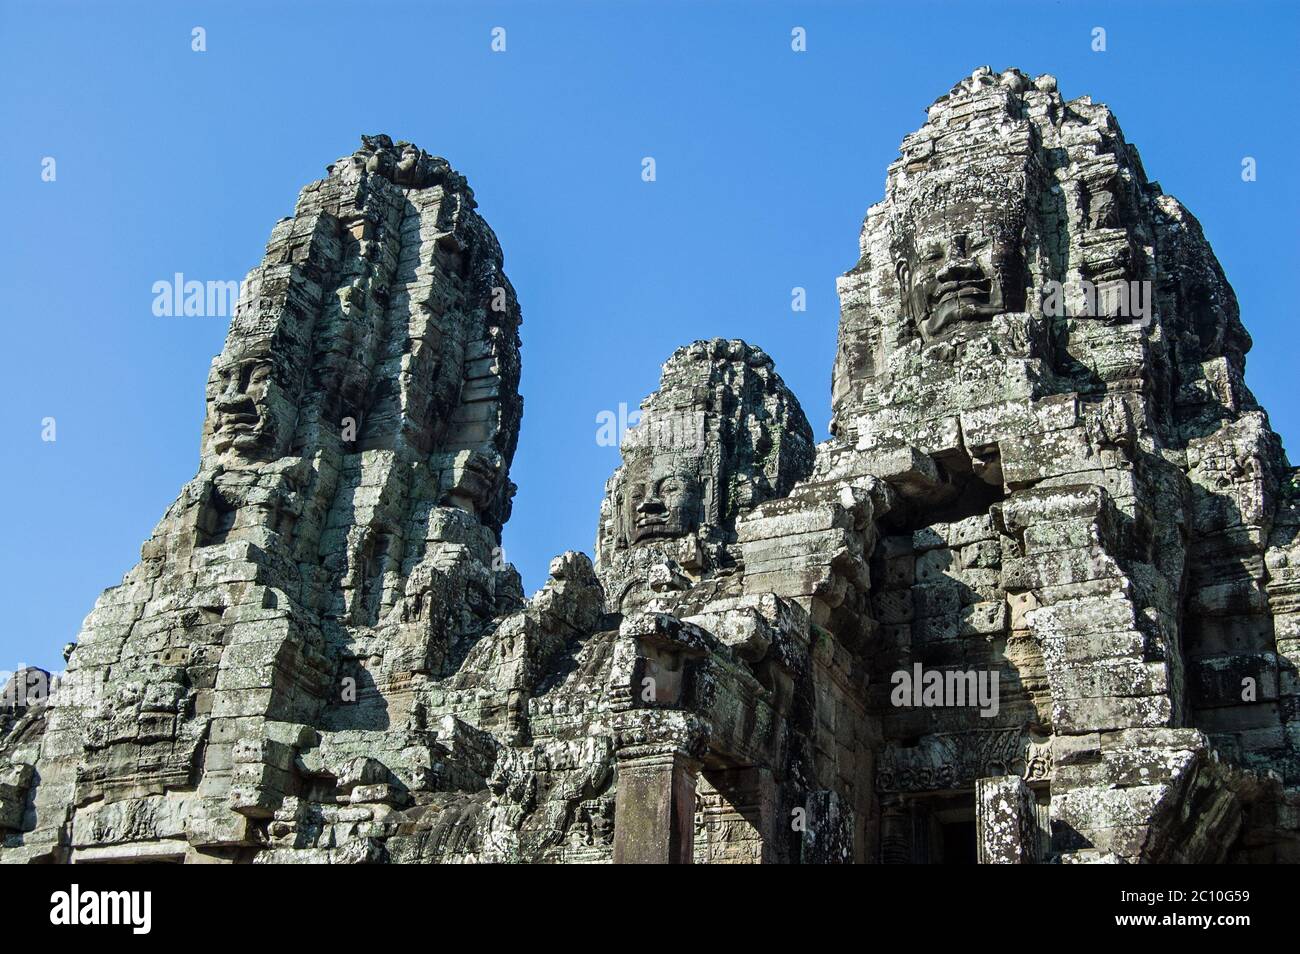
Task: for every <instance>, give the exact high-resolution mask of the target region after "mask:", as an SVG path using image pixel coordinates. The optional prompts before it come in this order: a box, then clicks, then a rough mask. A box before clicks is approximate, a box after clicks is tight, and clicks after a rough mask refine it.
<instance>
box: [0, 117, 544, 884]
mask: <svg viewBox="0 0 1300 954" xmlns="http://www.w3.org/2000/svg"><path fill="white" fill-rule="evenodd" d="M501 264H502V256H501V249H500V247H499V245H498V244H497V241H496V238H495V237H494V236H493V234H492V231H491V229H489V228H488V226H487V224H486V223H485V222H484V221H483V220H482V218H481V217H480V216H479V215H478V213H477V212H476V211H475V202H474V195H473V192H472V191H471V190H470V188H469V186H468V185H467V184H466V182H465V179H464V177H462V176H461V175H459V174H458V173H456V172H455V171H454V170H453V169H452V168H451V166H450V165H448V164H447V162H446V161H445V160H443V159H440V158H436V157H432V156H429V155H428V154H427V153H425V152H423V151H421V150H419V149H417V148H416V147H415V146H413V145H411V144H409V143H397V144H394V143H393V142H392V141H391V140H390V139H389V138H388V137H387V136H367V137H363V140H362V146H361V148H360V149H359V150H358V151H357V152H355V153H353V154H352V155H350V156H346V157H344V158H342V159H340V160H338V161H337V162H336V163H334V164H333V165H331V166H330V167H329V174H328V175H327V176H326V177H325V178H324V179H321V180H319V181H317V182H313V183H312V184H310V185H309V186H307V187H306V188H305V189H303V190H302V192H301V194H300V195H299V197H298V203H297V206H296V208H295V209H294V214H293V215H292V216H291V217H289V218H285V219H282V220H281V221H280V222H279V223H277V224H276V226H275V228H274V229H273V230H272V233H271V240H270V242H269V243H268V245H267V250H266V255H265V257H264V258H263V260H262V262H261V263H260V264H259V265H258V266H257V268H255V269H254V270H253V271H252V272H251V273H250V275H249V276H248V279H247V281H246V283H245V292H244V294H243V296H242V298H241V301H240V302H239V306H238V309H237V311H236V314H235V316H234V319H233V320H232V322H231V326H230V333H229V335H228V337H227V340H226V345H225V347H224V348H223V349H222V352H221V354H220V355H219V356H218V357H217V358H216V359H214V361H213V362H212V370H211V373H210V375H209V378H208V386H207V416H206V419H205V421H204V424H203V435H202V456H201V459H200V468H199V473H198V476H197V477H195V479H194V480H192V481H191V482H190V483H189V484H187V485H186V487H185V488H184V489H183V490H182V492H181V495H180V497H179V498H178V499H177V501H176V502H175V503H174V504H173V505H172V506H171V507H170V508H169V509H168V511H167V513H166V515H165V516H164V517H163V520H162V522H161V523H159V525H158V527H157V529H156V530H155V531H154V533H153V535H152V536H151V537H150V539H149V540H148V541H147V542H146V543H145V545H144V547H143V549H142V552H141V562H140V563H139V564H138V565H137V566H136V567H135V568H134V569H132V570H131V572H130V573H128V574H127V576H126V578H125V579H124V580H123V582H122V584H121V585H120V586H116V587H113V588H112V589H110V590H108V591H106V592H105V593H104V595H103V596H102V597H101V598H100V599H99V601H98V602H97V603H96V605H95V608H94V610H93V611H92V612H91V614H90V615H89V616H88V617H87V619H86V622H85V625H84V628H83V630H82V632H81V634H80V636H79V638H78V642H77V647H76V649H75V651H74V652H73V654H72V656H71V660H70V663H69V667H68V674H67V678H66V680H65V684H64V686H63V687H62V689H61V692H60V699H61V701H62V703H63V704H60V705H57V706H51V707H50V708H49V710H48V713H47V715H46V720H47V721H46V725H45V731H44V736H43V742H42V745H41V748H40V754H39V766H40V771H39V784H38V786H37V788H36V790H35V792H34V796H33V798H32V817H30V818H29V819H28V822H29V823H30V824H29V826H25V827H30V829H31V830H30V831H27V832H26V833H25V834H24V835H23V836H22V838H21V846H20V847H17V848H14V849H13V850H14V851H15V852H21V853H25V854H27V855H28V856H30V857H43V858H53V859H66V858H68V857H69V856H70V855H76V856H84V857H87V858H96V857H117V856H118V855H119V854H120V855H121V856H123V857H133V856H136V855H138V854H146V855H147V854H148V853H150V852H154V853H158V854H160V855H165V856H171V855H175V854H177V853H180V854H186V853H189V852H193V851H200V852H203V853H205V854H209V855H215V856H227V857H232V858H233V857H238V856H239V855H240V854H241V853H244V852H247V851H249V850H251V849H252V848H253V847H254V846H255V845H257V844H260V843H262V842H263V841H264V839H265V832H264V831H263V830H261V829H259V826H264V825H265V820H266V819H267V818H269V816H270V815H271V814H272V813H273V812H275V811H276V810H277V809H280V808H282V807H283V805H284V801H285V799H286V798H289V799H292V798H294V797H296V796H298V795H300V794H303V793H304V789H306V788H307V787H310V786H313V785H319V784H326V785H327V786H329V785H331V784H332V785H343V786H345V787H347V786H350V785H354V784H358V782H360V781H370V782H375V781H382V782H384V783H391V784H394V785H401V786H410V787H418V786H419V785H420V784H421V778H422V777H423V775H427V774H428V773H429V772H430V771H431V765H430V764H429V755H428V749H427V747H426V748H425V749H424V752H423V755H421V754H419V750H420V745H419V741H418V740H419V738H420V736H421V733H422V732H424V731H425V727H424V726H423V725H422V720H423V718H424V716H423V708H422V703H420V702H419V701H418V700H417V696H418V690H419V687H420V685H421V684H422V683H424V682H427V681H428V680H430V679H433V678H436V677H437V676H439V675H442V674H445V672H447V671H448V669H449V667H453V666H454V664H455V663H456V661H457V660H458V659H459V658H460V657H461V656H463V655H464V653H465V652H467V651H468V648H469V646H470V644H471V643H472V642H473V641H474V640H475V639H476V638H477V637H478V635H479V634H481V633H482V632H483V630H484V629H485V628H487V626H488V625H489V623H490V621H491V620H492V618H493V617H494V616H495V615H497V614H498V613H500V612H502V611H505V610H509V609H513V608H515V607H516V606H517V605H519V604H520V603H521V597H522V594H521V593H520V589H519V581H518V576H517V574H515V573H514V571H513V569H512V568H510V567H508V566H507V565H505V564H504V563H503V561H502V560H501V559H500V552H501V551H500V548H499V543H500V530H501V526H502V524H503V523H504V522H505V520H506V518H507V517H508V516H509V513H510V501H511V496H512V494H513V492H514V486H513V484H511V482H510V479H509V467H510V460H511V458H512V456H513V454H514V450H515V445H516V442H517V439H518V432H519V422H520V416H521V413H522V402H521V399H520V397H519V392H518V384H519V337H518V333H517V329H518V326H519V321H520V318H519V307H518V303H517V302H516V300H515V294H514V290H513V289H512V288H511V285H510V282H509V281H508V280H507V279H506V277H505V275H504V273H503V272H502V270H501ZM308 750H310V751H311V752H312V755H311V756H310V757H308V760H307V763H309V764H307V763H304V762H303V761H302V760H303V752H305V751H308ZM20 754H21V753H20ZM26 754H27V755H28V756H34V755H37V753H36V752H28V753H26ZM367 759H368V760H370V761H369V762H367V761H366V760H367ZM358 760H360V761H359V762H358ZM371 762H374V763H375V764H382V765H384V766H385V767H384V768H383V769H382V770H379V769H374V768H373V767H372V768H370V769H367V768H366V767H365V766H367V765H370V764H371ZM358 765H360V766H361V767H360V768H358V767H357V766H358ZM350 772H360V773H361V775H362V776H367V772H369V776H367V777H365V778H358V779H356V780H350V779H351V776H350V775H349V773H350ZM370 776H373V777H370ZM127 842H130V844H127ZM119 843H121V845H120V848H119V847H118V845H119ZM349 850H355V851H360V852H361V853H362V854H363V855H364V852H365V846H364V843H359V847H358V845H353V846H351V848H350V849H349Z"/></svg>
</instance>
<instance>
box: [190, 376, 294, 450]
mask: <svg viewBox="0 0 1300 954" xmlns="http://www.w3.org/2000/svg"><path fill="white" fill-rule="evenodd" d="M274 370H275V368H274V365H273V363H272V362H271V359H270V358H269V356H266V355H256V354H254V355H248V356H245V357H242V358H238V359H236V360H234V361H232V362H230V363H228V364H226V365H225V366H223V367H222V368H220V369H219V370H218V371H217V372H216V373H215V374H214V376H213V379H212V381H211V383H210V385H209V392H208V416H209V419H210V421H211V422H212V435H213V441H212V449H213V450H214V451H215V452H216V453H218V454H222V455H226V454H229V455H232V456H235V457H239V458H243V459H245V460H257V459H262V458H264V457H265V456H267V454H269V453H270V452H271V451H272V449H273V448H274V447H275V446H276V442H277V438H278V437H279V435H280V431H281V429H282V424H281V422H280V421H279V418H278V413H277V412H278V409H279V408H280V406H281V404H282V403H283V402H282V400H281V397H280V388H279V384H278V383H277V382H276V380H275V374H274Z"/></svg>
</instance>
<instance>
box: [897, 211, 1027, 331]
mask: <svg viewBox="0 0 1300 954" xmlns="http://www.w3.org/2000/svg"><path fill="white" fill-rule="evenodd" d="M1014 220H1015V217H1014V215H1013V214H1011V213H1006V214H1003V213H1002V211H1001V210H990V209H989V208H988V206H987V205H984V204H982V203H979V202H976V201H970V202H960V203H956V204H953V205H948V206H946V207H944V208H942V209H940V210H939V211H937V212H935V213H932V214H930V215H926V216H923V217H921V218H920V219H919V221H917V222H916V224H915V225H914V227H913V229H912V231H911V234H910V235H907V236H906V239H905V241H904V243H903V248H904V251H903V253H902V254H901V256H900V257H899V260H898V261H897V263H896V266H895V267H896V270H897V276H898V283H899V289H900V293H901V294H902V296H903V307H904V309H905V311H906V313H907V314H908V315H909V316H910V317H911V319H912V321H913V322H915V324H916V327H917V329H918V330H919V331H920V333H921V337H922V338H924V339H925V340H927V341H930V340H933V339H935V338H940V337H942V336H943V335H944V334H945V333H946V332H948V331H951V330H952V329H953V327H954V326H955V325H956V324H957V323H958V322H961V321H987V320H988V319H990V318H992V317H993V316H994V315H999V314H1002V313H1003V312H1007V311H1017V310H1019V309H1021V308H1023V307H1024V294H1025V289H1024V278H1023V272H1024V258H1023V255H1022V253H1021V249H1020V240H1021V239H1020V234H1019V232H1020V230H1019V229H1018V228H1016V227H1015V225H1014Z"/></svg>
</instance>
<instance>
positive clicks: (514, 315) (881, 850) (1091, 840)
mask: <svg viewBox="0 0 1300 954" xmlns="http://www.w3.org/2000/svg"><path fill="white" fill-rule="evenodd" d="M839 287H840V297H841V304H842V317H841V326H840V340H839V347H838V352H837V354H836V356H835V365H834V374H833V413H834V419H833V422H832V437H831V439H830V440H828V441H826V442H824V443H823V444H821V445H818V446H817V447H815V448H814V446H813V442H812V433H811V429H810V428H809V426H808V423H807V421H806V419H805V417H804V414H803V412H802V410H801V409H800V407H799V404H798V401H797V400H796V399H795V397H794V395H792V394H791V393H790V392H789V390H788V389H787V388H786V387H785V385H784V384H783V383H782V381H781V379H780V377H779V376H778V375H777V374H776V372H775V369H774V368H773V366H772V362H771V360H770V358H768V357H767V356H766V355H765V354H764V353H763V352H762V351H760V350H759V349H757V348H754V347H752V346H750V345H748V344H746V343H744V342H742V341H726V340H722V339H714V340H711V341H697V342H695V343H693V344H691V345H689V346H687V347H685V348H682V349H679V350H678V351H677V352H676V353H675V354H673V355H672V356H671V357H670V359H669V360H668V362H667V363H666V364H665V365H664V369H663V376H662V380H661V384H660V388H659V390H658V391H657V392H656V393H655V394H653V395H651V396H650V397H649V398H647V400H646V401H645V402H644V404H643V405H642V410H643V419H642V420H641V422H640V423H639V424H638V426H637V427H636V428H634V429H633V430H632V432H631V433H630V434H629V435H628V437H627V439H626V440H625V442H624V446H623V464H622V466H621V467H620V468H619V469H618V470H617V471H616V472H615V474H614V475H613V476H612V477H611V478H610V480H609V482H608V484H607V487H606V498H605V500H604V502H603V504H602V507H601V511H600V518H599V525H598V530H597V541H596V559H595V561H594V563H593V562H592V561H591V560H589V559H588V558H587V557H586V556H584V555H582V554H580V553H574V552H567V553H565V554H563V555H562V556H560V557H557V558H556V560H554V561H553V563H552V565H551V570H550V578H549V579H548V581H547V582H546V584H545V585H544V586H543V587H542V589H541V590H539V591H538V593H537V594H535V595H534V596H533V598H532V599H530V600H528V601H524V600H523V598H522V594H521V593H520V587H519V581H518V576H517V574H515V573H514V571H513V569H512V568H510V567H509V566H508V565H507V564H505V563H504V562H503V561H502V560H501V558H500V550H499V532H500V528H501V526H502V524H503V523H504V521H505V520H506V519H507V517H508V516H509V509H510V498H511V494H512V492H513V485H511V483H510V481H509V477H508V468H509V464H510V459H511V456H512V454H513V451H514V447H515V441H516V438H517V434H518V427H519V419H520V411H521V407H520V400H519V397H518V390H517V387H518V374H519V351H518V338H517V335H516V328H517V326H518V322H519V315H518V307H517V305H516V303H515V298H514V294H513V291H512V290H511V288H510V285H509V283H508V282H507V281H506V280H505V277H504V276H503V275H502V274H501V253H500V250H499V248H498V246H497V243H496V241H495V239H494V238H493V236H492V233H491V232H490V231H489V230H488V228H487V226H486V225H485V224H484V223H483V222H482V220H481V219H479V218H478V216H477V214H476V213H475V212H474V203H473V198H472V194H471V193H470V191H469V189H468V187H467V186H466V184H465V182H464V180H463V179H462V178H461V177H460V176H458V175H457V174H456V173H455V172H453V171H452V170H451V169H450V167H449V166H447V164H446V163H445V162H444V161H443V160H441V159H436V158H433V157H430V156H428V155H427V154H425V153H423V152H421V151H420V150H418V149H416V148H415V147H413V146H410V145H408V144H405V143H399V144H396V145H394V144H393V143H391V142H390V141H389V140H388V139H387V138H386V137H373V138H367V139H365V140H363V145H362V148H361V149H360V150H358V152H357V153H355V154H354V155H352V156H350V157H347V158H345V159H343V160H340V161H339V162H338V163H336V164H335V165H334V166H332V167H331V168H330V174H329V176H328V177H327V178H325V179H323V180H321V181H320V182H317V183H314V184H312V185H311V186H308V187H307V189H305V190H304V191H303V193H302V196H301V198H300V200H299V204H298V207H297V209H296V211H295V215H294V216H293V217H292V218H290V219H286V220H284V221H282V222H281V223H280V224H279V225H277V226H276V229H275V231H274V232H273V235H272V241H271V244H270V246H269V247H268V254H267V257H266V259H265V260H264V261H263V263H262V264H261V265H260V266H259V267H258V269H256V270H255V271H254V272H253V274H252V275H251V276H250V281H249V283H248V293H247V294H246V296H245V298H244V300H243V301H242V303H241V305H240V308H239V311H238V313H237V315H236V318H235V320H234V322H233V323H232V327H231V333H230V336H229V339H228V341H227V344H226V347H225V349H224V350H223V352H222V354H221V355H220V356H219V357H218V358H217V359H216V361H214V363H213V369H212V374H211V376H210V379H209V384H208V415H207V420H206V422H205V425H204V432H203V456H202V462H201V467H200V471H199V475H198V476H197V477H196V478H195V480H194V481H192V482H191V483H190V484H189V485H187V487H186V488H185V490H184V491H183V493H182V495H181V497H180V499H178V500H177V502H176V503H175V504H173V505H172V507H171V508H170V509H169V511H168V512H167V514H166V516H165V517H164V519H163V521H162V522H161V523H160V524H159V527H158V529H157V531H156V532H155V534H154V535H153V537H151V538H150V540H149V541H148V542H147V543H146V544H145V546H144V549H143V551H142V561H141V563H140V565H139V566H137V567H136V568H135V569H134V570H132V572H131V573H130V574H128V576H127V577H126V579H125V580H124V581H123V583H122V585H121V586H119V587H115V588H113V589H110V590H108V591H107V592H106V593H105V594H104V595H103V597H101V599H100V600H99V602H98V603H97V604H96V607H95V609H94V610H93V611H92V613H91V615H90V616H89V617H88V618H87V621H86V624H85V628H84V630H83V632H82V634H81V636H80V638H79V641H78V644H77V646H76V648H75V650H74V651H73V652H72V655H71V659H70V662H69V667H68V673H67V674H66V676H65V677H64V678H63V679H62V681H61V683H60V686H59V689H58V692H57V693H55V695H54V696H53V697H52V698H51V699H49V700H48V701H47V700H41V699H37V700H35V701H32V700H24V702H23V704H22V705H18V704H6V708H5V709H4V710H3V711H0V833H2V834H3V839H4V840H3V847H2V848H0V860H5V861H29V860H53V861H67V860H74V861H93V860H133V859H158V858H163V859H177V858H179V859H187V860H224V861H258V862H277V861H320V862H370V861H394V862H478V861H540V862H608V861H614V862H656V863H660V862H662V863H682V862H692V861H693V862H703V863H755V862H777V863H780V862H801V863H841V862H864V861H870V862H877V861H880V862H908V861H922V862H925V861H980V862H984V863H1036V862H1044V861H1060V862H1068V863H1081V862H1095V861H1103V862H1106V861H1111V862H1113V861H1120V862H1170V861H1177V862H1201V861H1257V862H1271V861H1296V860H1300V851H1298V845H1297V829H1298V828H1300V757H1298V754H1297V746H1298V745H1300V730H1298V729H1297V727H1296V726H1297V724H1296V722H1295V712H1296V699H1297V696H1296V693H1297V682H1296V678H1295V659H1296V656H1297V653H1300V623H1298V621H1300V599H1298V598H1297V593H1298V592H1300V590H1298V589H1297V587H1298V586H1300V582H1298V581H1300V575H1297V572H1298V571H1297V570H1296V566H1297V565H1300V544H1297V542H1296V537H1297V529H1298V528H1300V506H1297V503H1298V501H1297V498H1298V497H1300V488H1298V485H1297V481H1296V474H1295V472H1294V471H1293V470H1292V469H1291V467H1290V465H1289V463H1288V462H1287V460H1286V458H1285V455H1284V454H1283V452H1282V449H1281V444H1280V441H1279V440H1278V438H1277V436H1276V435H1275V434H1274V433H1273V432H1272V431H1271V430H1270V429H1269V426H1268V421H1267V417H1266V415H1265V414H1264V412H1263V410H1262V409H1261V408H1260V407H1259V406H1258V404H1257V403H1256V402H1255V400H1254V398H1253V397H1252V396H1251V394H1250V392H1249V391H1248V390H1247V388H1246V387H1245V384H1244V378H1243V370H1244V355H1245V353H1246V351H1247V350H1248V348H1249V345H1250V339H1249V337H1248V336H1247V334H1246V332H1245V330H1244V328H1243V327H1242V325H1241V322H1240V320H1239V316H1238V312H1237V305H1236V300H1235V298H1234V296H1233V293H1232V290H1231V288H1230V287H1229V286H1228V284H1227V281H1226V280H1225V278H1224V276H1223V273H1222V271H1221V269H1220V268H1219V266H1218V263H1217V262H1216V260H1215V258H1214V255H1213V253H1212V251H1211V250H1210V248H1209V246H1208V245H1207V243H1206V242H1205V239H1204V237H1203V236H1202V234H1201V231H1200V228H1199V226H1198V225H1197V223H1196V221H1195V219H1193V218H1192V217H1191V215H1190V214H1189V213H1188V212H1187V211H1186V210H1185V209H1183V208H1182V206H1181V205H1179V204H1178V203H1177V202H1176V201H1175V200H1174V199H1172V198H1170V197H1168V196H1165V195H1164V194H1163V193H1162V192H1161V191H1160V189H1159V187H1158V186H1157V185H1155V184H1154V183H1152V182H1150V181H1149V180H1148V179H1147V178H1146V175H1145V173H1144V172H1143V170H1142V167H1141V164H1140V162H1139V160H1138V157H1137V153H1136V151H1135V150H1134V149H1133V148H1132V147H1131V146H1129V145H1128V144H1127V143H1126V142H1125V141H1124V138H1123V136H1122V134H1121V133H1120V130H1119V127H1118V125H1117V123H1116V122H1115V120H1114V117H1113V116H1111V114H1110V113H1109V111H1108V110H1106V108H1105V107H1103V106H1100V105H1096V104H1093V103H1092V102H1091V101H1090V100H1088V99H1086V98H1084V99H1077V100H1071V101H1066V100H1063V99H1062V98H1061V96H1060V95H1059V94H1058V93H1057V91H1056V87H1055V81H1054V80H1053V79H1052V78H1051V77H1049V76H1040V77H1038V78H1036V79H1031V78H1029V77H1027V76H1025V75H1023V74H1021V73H1019V72H1018V71H1015V70H1008V71H1006V72H1004V73H1000V74H997V73H993V72H992V71H990V70H988V69H987V68H985V69H980V70H976V71H975V72H974V73H973V74H972V75H971V76H970V77H968V78H966V79H964V80H963V81H962V82H961V83H959V84H958V85H957V86H955V87H954V88H953V89H952V90H951V92H949V93H948V94H947V95H945V96H943V97H941V98H940V99H939V100H938V101H936V102H935V103H934V105H933V106H932V107H931V108H930V112H929V116H928V119H927V122H926V123H925V125H924V126H923V127H922V128H921V129H920V130H918V131H917V132H916V133H914V134H912V135H910V136H908V137H907V138H906V139H905V140H904V143H903V148H902V155H901V156H900V158H899V159H898V161H897V162H895V163H894V164H893V165H891V167H890V169H889V174H888V177H887V181H886V190H885V197H884V199H883V200H882V201H881V202H880V203H878V204H877V205H875V206H873V207H872V209H871V210H870V211H869V212H868V215H867V219H866V222H865V225H864V228H863V232H862V240H861V247H860V258H859V260H858V263H857V264H856V265H855V266H854V267H853V268H852V269H851V270H850V271H849V272H848V274H846V275H845V276H843V277H842V278H841V279H840V286H839ZM900 675H903V676H906V677H908V678H909V679H910V678H914V679H915V682H916V685H917V686H918V687H919V686H921V685H923V684H924V685H934V686H937V687H939V688H938V689H936V694H935V695H934V697H933V698H929V697H920V696H918V695H917V694H914V693H913V691H912V690H911V689H908V691H906V692H902V693H900V692H899V691H898V688H897V687H898V685H899V682H898V677H899V676H900ZM928 677H933V678H928ZM962 687H969V690H970V692H969V693H966V692H965V690H963V688H962ZM976 687H984V690H988V689H990V687H993V688H996V693H994V694H993V696H992V697H989V696H988V694H987V692H986V691H984V690H981V692H979V693H977V692H976ZM919 691H920V690H919V688H918V689H917V692H918V693H919ZM945 693H946V694H945ZM977 695H979V696H980V698H976V696H977ZM918 698H920V701H921V704H917V703H918Z"/></svg>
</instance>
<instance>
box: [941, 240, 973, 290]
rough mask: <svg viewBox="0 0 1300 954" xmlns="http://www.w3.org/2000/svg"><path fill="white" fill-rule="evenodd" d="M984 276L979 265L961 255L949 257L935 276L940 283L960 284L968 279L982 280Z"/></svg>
mask: <svg viewBox="0 0 1300 954" xmlns="http://www.w3.org/2000/svg"><path fill="white" fill-rule="evenodd" d="M964 251H965V249H964V248H963V252H964ZM982 275H983V271H982V270H981V269H980V267H979V265H978V263H976V262H974V261H973V260H971V259H968V258H965V257H964V255H961V256H953V257H949V259H948V260H947V261H946V262H945V263H944V264H943V266H942V267H941V268H940V269H939V271H938V272H937V273H936V274H935V277H936V278H938V279H939V281H940V282H959V281H962V280H963V279H967V278H980V277H981V276H982Z"/></svg>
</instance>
